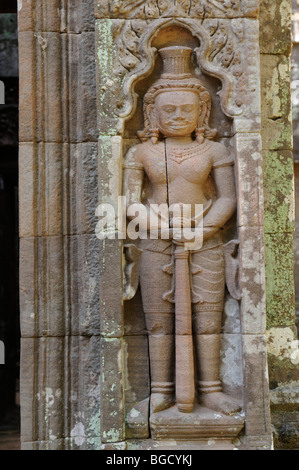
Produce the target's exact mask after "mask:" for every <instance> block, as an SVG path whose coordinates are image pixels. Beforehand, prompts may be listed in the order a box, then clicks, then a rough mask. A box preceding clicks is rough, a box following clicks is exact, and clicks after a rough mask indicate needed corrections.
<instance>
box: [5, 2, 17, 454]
mask: <svg viewBox="0 0 299 470" xmlns="http://www.w3.org/2000/svg"><path fill="white" fill-rule="evenodd" d="M0 81H1V82H2V83H3V84H4V88H5V104H0V260H1V261H0V341H2V343H3V344H4V348H5V364H1V357H0V364H1V365H0V449H1V450H5V449H7V450H8V449H16V448H18V447H19V388H18V387H19V362H20V361H19V358H20V324H19V295H18V292H19V283H18V277H19V266H18V264H19V263H18V257H19V255H18V252H19V246H18V89H19V79H18V42H17V1H12V0H1V1H0Z"/></svg>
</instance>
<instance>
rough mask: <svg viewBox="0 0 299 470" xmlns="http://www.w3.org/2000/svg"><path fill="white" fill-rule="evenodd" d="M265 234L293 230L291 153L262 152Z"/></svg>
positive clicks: (293, 204)
mask: <svg viewBox="0 0 299 470" xmlns="http://www.w3.org/2000/svg"><path fill="white" fill-rule="evenodd" d="M263 161H264V220H265V228H264V230H265V233H277V232H279V233H283V232H290V233H292V232H293V231H294V229H295V188H294V162H293V155H292V152H291V151H288V150H285V151H282V150H281V151H272V152H270V151H269V152H266V151H264V152H263Z"/></svg>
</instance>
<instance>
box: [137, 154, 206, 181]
mask: <svg viewBox="0 0 299 470" xmlns="http://www.w3.org/2000/svg"><path fill="white" fill-rule="evenodd" d="M143 163H144V169H145V172H146V174H147V176H148V178H149V180H150V182H151V183H152V184H153V185H155V184H163V183H164V182H165V181H166V180H168V182H169V183H171V182H173V181H175V180H176V179H178V178H183V179H184V180H186V181H188V182H190V183H193V184H201V183H203V182H205V181H206V179H207V178H208V176H209V174H210V172H211V169H212V165H213V160H212V156H211V154H210V153H209V151H204V152H201V151H200V149H199V148H196V147H195V148H192V149H190V150H188V149H187V150H186V149H171V148H168V149H167V148H165V147H164V145H163V146H162V145H161V146H159V148H157V150H154V151H151V152H148V153H146V154H145V155H144V159H143Z"/></svg>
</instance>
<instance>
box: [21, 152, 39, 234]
mask: <svg viewBox="0 0 299 470" xmlns="http://www.w3.org/2000/svg"><path fill="white" fill-rule="evenodd" d="M37 152H38V149H37V146H36V145H35V144H30V143H28V144H20V147H19V172H20V177H19V182H20V189H19V204H20V208H19V211H20V220H19V233H20V237H24V236H33V235H34V234H35V232H36V223H37V221H36V215H37V214H36V186H37V183H38V182H37V161H36V159H37Z"/></svg>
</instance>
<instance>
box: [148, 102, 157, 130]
mask: <svg viewBox="0 0 299 470" xmlns="http://www.w3.org/2000/svg"><path fill="white" fill-rule="evenodd" d="M147 117H148V119H149V122H150V127H151V129H155V128H156V127H157V122H156V112H155V105H154V104H149V105H148V106H147Z"/></svg>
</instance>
